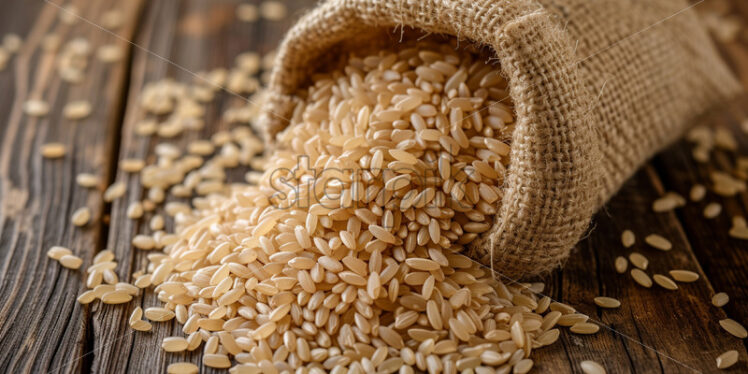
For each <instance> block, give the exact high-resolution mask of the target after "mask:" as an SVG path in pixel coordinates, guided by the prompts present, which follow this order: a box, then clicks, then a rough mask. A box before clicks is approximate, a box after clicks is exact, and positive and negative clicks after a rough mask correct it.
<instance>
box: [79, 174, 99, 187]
mask: <svg viewBox="0 0 748 374" xmlns="http://www.w3.org/2000/svg"><path fill="white" fill-rule="evenodd" d="M75 182H76V183H78V185H79V186H81V187H84V188H94V187H97V186H98V185H99V183H100V181H99V177H97V176H96V175H94V174H89V173H80V174H78V175H76V176H75Z"/></svg>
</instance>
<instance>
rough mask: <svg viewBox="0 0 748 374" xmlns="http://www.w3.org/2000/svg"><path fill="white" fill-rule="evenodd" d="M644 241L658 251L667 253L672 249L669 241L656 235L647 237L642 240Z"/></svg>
mask: <svg viewBox="0 0 748 374" xmlns="http://www.w3.org/2000/svg"><path fill="white" fill-rule="evenodd" d="M644 241H645V242H646V243H647V244H649V245H650V246H651V247H653V248H656V249H659V250H661V251H669V250H671V249H672V248H673V244H672V243H670V241H669V240H667V239H665V238H664V237H663V236H660V235H658V234H650V235H647V237H646V238H644Z"/></svg>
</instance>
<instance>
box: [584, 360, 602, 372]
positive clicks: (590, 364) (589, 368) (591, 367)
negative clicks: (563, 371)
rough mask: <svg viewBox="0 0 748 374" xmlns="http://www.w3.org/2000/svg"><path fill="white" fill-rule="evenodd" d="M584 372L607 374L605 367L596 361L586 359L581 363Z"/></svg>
mask: <svg viewBox="0 0 748 374" xmlns="http://www.w3.org/2000/svg"><path fill="white" fill-rule="evenodd" d="M579 367H580V368H581V369H582V373H584V374H606V371H605V368H604V367H603V366H602V365H600V364H598V363H597V362H595V361H590V360H585V361H582V362H581V363H579Z"/></svg>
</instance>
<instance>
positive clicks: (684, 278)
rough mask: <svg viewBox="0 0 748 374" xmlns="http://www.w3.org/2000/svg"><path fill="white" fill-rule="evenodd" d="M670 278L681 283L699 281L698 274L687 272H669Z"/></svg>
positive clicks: (677, 270)
mask: <svg viewBox="0 0 748 374" xmlns="http://www.w3.org/2000/svg"><path fill="white" fill-rule="evenodd" d="M669 273H670V276H671V277H673V279H675V280H676V281H678V282H681V283H691V282H696V281H697V280H698V279H699V274H698V273H694V272H693V271H689V270H679V269H676V270H670V272H669Z"/></svg>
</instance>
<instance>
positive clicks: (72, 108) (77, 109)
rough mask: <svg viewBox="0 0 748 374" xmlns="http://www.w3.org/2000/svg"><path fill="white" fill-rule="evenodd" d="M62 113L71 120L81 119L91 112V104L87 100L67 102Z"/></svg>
mask: <svg viewBox="0 0 748 374" xmlns="http://www.w3.org/2000/svg"><path fill="white" fill-rule="evenodd" d="M62 114H63V116H64V117H65V118H67V119H69V120H80V119H83V118H86V117H88V116H89V115H90V114H91V104H90V103H89V102H88V101H85V100H79V101H71V102H69V103H67V104H65V107H64V108H63V109H62Z"/></svg>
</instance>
